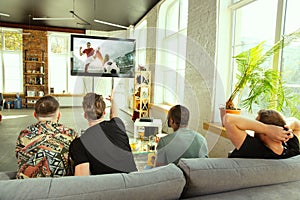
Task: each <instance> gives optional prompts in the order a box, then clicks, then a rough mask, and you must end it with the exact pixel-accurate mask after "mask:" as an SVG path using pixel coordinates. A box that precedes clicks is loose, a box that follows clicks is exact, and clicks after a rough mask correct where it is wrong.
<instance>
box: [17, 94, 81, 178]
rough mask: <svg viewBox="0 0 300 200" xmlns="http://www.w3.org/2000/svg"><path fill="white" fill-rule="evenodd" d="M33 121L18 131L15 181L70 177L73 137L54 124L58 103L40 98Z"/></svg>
mask: <svg viewBox="0 0 300 200" xmlns="http://www.w3.org/2000/svg"><path fill="white" fill-rule="evenodd" d="M34 117H35V118H36V119H37V120H38V122H37V123H36V124H32V125H30V126H28V127H27V128H26V129H24V130H22V131H21V132H20V135H19V136H18V138H17V142H16V157H17V159H18V171H17V176H16V178H18V179H23V178H37V177H61V176H65V175H73V174H72V173H71V170H72V167H71V164H70V160H69V146H70V144H71V141H72V140H74V139H75V138H76V137H77V133H76V132H75V131H74V130H73V129H71V128H68V127H66V126H64V125H62V124H60V123H58V120H59V118H60V111H59V103H58V101H57V100H56V99H55V98H54V97H52V96H44V97H41V98H40V99H39V100H38V101H37V102H36V104H35V111H34Z"/></svg>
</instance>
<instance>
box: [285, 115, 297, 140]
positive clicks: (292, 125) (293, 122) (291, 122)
mask: <svg viewBox="0 0 300 200" xmlns="http://www.w3.org/2000/svg"><path fill="white" fill-rule="evenodd" d="M286 121H287V128H289V129H292V130H293V134H294V135H296V136H297V137H298V138H299V137H300V120H299V119H297V118H295V117H290V118H288V119H287V120H286Z"/></svg>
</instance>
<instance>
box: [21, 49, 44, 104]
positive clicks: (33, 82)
mask: <svg viewBox="0 0 300 200" xmlns="http://www.w3.org/2000/svg"><path fill="white" fill-rule="evenodd" d="M45 67H46V63H45V51H44V50H38V49H35V50H28V49H26V50H24V58H23V72H24V73H23V77H24V95H25V106H26V107H28V106H30V107H31V106H34V104H35V103H36V101H37V100H38V99H39V98H40V97H41V96H40V95H39V93H40V92H42V93H43V95H44V94H47V93H48V89H47V87H46V85H47V84H45V81H46V80H47V79H46V73H45Z"/></svg>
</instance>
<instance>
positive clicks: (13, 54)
mask: <svg viewBox="0 0 300 200" xmlns="http://www.w3.org/2000/svg"><path fill="white" fill-rule="evenodd" d="M0 29H1V33H0V36H1V38H0V47H1V49H0V91H3V92H5V93H22V92H23V76H22V74H23V67H22V66H23V65H22V56H23V54H22V46H23V45H22V44H23V43H22V34H21V32H22V30H21V29H13V28H10V29H8V28H0Z"/></svg>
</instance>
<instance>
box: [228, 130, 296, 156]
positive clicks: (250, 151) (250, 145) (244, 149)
mask: <svg viewBox="0 0 300 200" xmlns="http://www.w3.org/2000/svg"><path fill="white" fill-rule="evenodd" d="M283 147H284V150H283V152H282V154H281V155H278V154H276V153H274V152H273V151H272V150H271V149H269V148H268V147H267V146H265V145H264V143H263V142H262V141H261V140H260V139H258V138H255V137H251V136H249V135H247V137H246V138H245V140H244V142H243V144H242V146H241V148H240V149H239V150H237V149H234V150H233V152H232V153H231V154H230V155H229V156H228V157H229V158H266V159H267V158H269V159H282V158H289V157H293V156H296V155H299V154H300V150H299V141H298V138H297V137H296V136H294V137H293V138H291V139H289V140H288V142H287V143H283Z"/></svg>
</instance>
